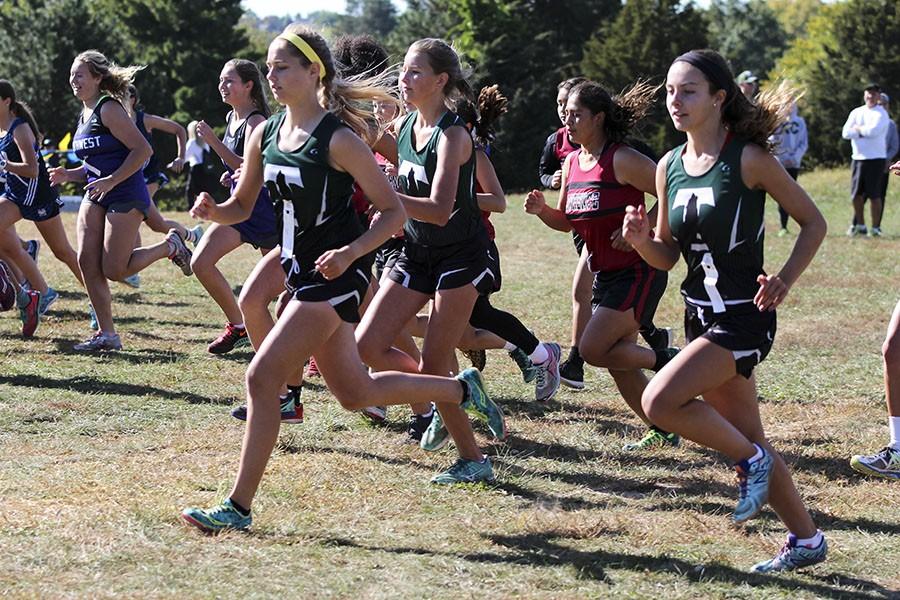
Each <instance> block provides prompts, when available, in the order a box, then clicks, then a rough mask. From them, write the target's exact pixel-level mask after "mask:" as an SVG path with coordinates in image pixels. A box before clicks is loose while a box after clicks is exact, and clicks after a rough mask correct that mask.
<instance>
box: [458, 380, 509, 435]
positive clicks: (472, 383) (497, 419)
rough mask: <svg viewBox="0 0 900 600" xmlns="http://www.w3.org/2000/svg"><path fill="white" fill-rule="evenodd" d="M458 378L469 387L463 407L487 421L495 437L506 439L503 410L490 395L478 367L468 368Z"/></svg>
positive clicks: (476, 416) (477, 417)
mask: <svg viewBox="0 0 900 600" xmlns="http://www.w3.org/2000/svg"><path fill="white" fill-rule="evenodd" d="M456 378H457V379H459V380H460V381H462V382H464V383H465V384H466V386H468V389H469V394H468V397H467V398H466V401H465V402H463V403H462V405H461V408H462V409H463V410H464V411H466V412H467V413H469V414H470V415H471V416H473V417H475V418H476V419H479V420H481V421H483V422H484V423H486V424H487V426H488V429H490V430H491V433H492V434H493V436H494V437H495V438H497V439H498V440H501V441H502V440H505V439H506V435H507V431H506V419H505V418H504V417H503V410H502V409H501V408H500V407H499V406H498V405H497V403H496V402H494V401H493V400H491V399H490V398H489V397H488V395H487V391H486V390H485V389H484V382H483V381H482V379H481V373H480V372H479V371H478V369H466V370H465V371H463V372H462V373H460V374H459V375H457V376H456Z"/></svg>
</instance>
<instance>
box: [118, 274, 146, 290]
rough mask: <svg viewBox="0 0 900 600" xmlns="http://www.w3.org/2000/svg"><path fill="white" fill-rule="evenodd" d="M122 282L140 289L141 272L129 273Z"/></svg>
mask: <svg viewBox="0 0 900 600" xmlns="http://www.w3.org/2000/svg"><path fill="white" fill-rule="evenodd" d="M122 283H124V284H125V285H127V286H128V287H130V288H134V289H136V290H137V289H140V287H141V274H140V273H135V274H134V275H129V276H128V277H126V278H125V279H123V280H122Z"/></svg>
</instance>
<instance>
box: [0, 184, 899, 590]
mask: <svg viewBox="0 0 900 600" xmlns="http://www.w3.org/2000/svg"><path fill="white" fill-rule="evenodd" d="M847 179H848V173H847V172H845V171H825V172H819V173H815V174H812V175H805V176H804V177H802V179H801V181H802V183H803V184H804V185H805V186H807V188H808V189H809V190H810V192H811V194H812V195H813V197H814V198H816V200H817V201H818V202H819V204H820V206H821V207H822V209H823V211H824V212H825V213H826V216H827V218H828V221H829V224H830V225H831V232H830V234H829V237H828V240H827V241H826V243H825V245H824V246H823V248H822V250H821V252H820V254H819V256H818V258H817V259H816V261H815V263H814V264H813V266H812V267H811V268H810V270H809V271H808V273H807V274H806V275H805V276H804V278H803V279H802V280H801V282H800V283H799V285H798V287H797V288H796V289H795V290H794V291H793V292H792V295H791V297H790V298H789V302H788V304H787V306H785V307H784V309H783V310H782V311H781V314H780V317H779V328H780V331H779V337H778V340H777V342H776V347H775V350H774V352H773V353H772V355H771V356H770V358H769V359H768V360H767V361H766V363H765V364H764V366H763V367H762V368H760V369H759V392H760V396H761V397H762V411H763V415H764V419H765V422H766V424H767V427H768V431H769V433H770V435H771V437H772V438H773V440H774V441H775V443H776V445H777V446H778V447H780V448H781V449H782V450H783V451H784V454H785V456H786V457H787V459H788V461H789V462H790V464H791V466H792V468H793V470H794V474H795V476H796V479H797V482H798V485H799V487H800V490H801V493H802V494H803V496H804V498H805V499H806V500H807V501H808V503H809V506H810V507H811V508H812V510H813V514H814V516H815V518H816V520H817V522H818V523H819V525H820V527H822V529H824V530H825V531H826V532H827V535H828V537H829V541H830V543H831V547H832V552H831V556H830V560H829V561H828V562H827V563H825V564H823V565H820V566H818V567H815V568H812V569H810V570H808V571H806V572H803V573H800V574H791V575H782V576H773V577H762V576H754V575H750V574H748V573H747V572H746V569H747V567H748V566H749V565H751V564H752V563H754V562H755V561H757V560H760V559H762V558H765V557H767V556H769V555H771V554H772V553H773V552H774V551H775V550H777V548H778V546H779V545H780V544H781V542H782V538H783V534H784V531H783V529H782V526H781V525H780V523H779V522H778V521H777V520H776V519H775V517H774V515H773V514H772V513H771V512H768V511H767V512H765V513H764V514H763V515H762V516H761V517H760V518H758V519H756V520H755V521H753V522H752V523H751V524H750V525H749V526H748V527H747V528H746V529H744V530H743V531H741V532H736V531H734V530H732V528H731V527H730V526H729V518H728V516H729V513H730V511H731V509H732V507H733V504H734V499H735V493H736V492H735V489H734V487H733V485H732V475H731V472H730V471H729V469H728V467H727V465H726V463H725V461H724V460H723V459H722V458H721V457H719V456H717V455H715V454H714V453H710V452H707V451H705V450H704V449H702V448H698V447H697V446H694V445H691V444H687V445H686V447H684V448H682V449H679V450H673V451H660V452H657V453H654V454H652V455H650V456H646V457H636V456H631V455H627V454H624V453H623V452H621V451H620V446H621V444H622V442H623V440H624V439H626V438H633V437H634V436H636V435H639V433H640V430H639V423H638V420H637V419H636V418H635V417H633V416H632V415H630V414H629V412H628V411H627V409H626V408H625V406H624V403H623V402H622V401H621V400H620V399H619V398H618V396H617V394H616V393H615V391H614V388H613V387H612V384H611V382H610V379H609V377H608V376H607V375H606V374H604V373H601V372H600V371H597V370H591V371H590V372H589V373H588V389H587V391H584V392H581V393H573V392H571V391H562V392H560V394H559V395H558V397H557V401H556V402H553V403H551V404H550V405H549V406H537V405H536V404H535V403H534V402H533V401H530V400H529V398H530V394H531V390H529V389H528V388H527V387H526V386H523V385H522V384H521V381H520V380H519V378H518V375H517V372H516V371H515V368H514V366H513V364H512V363H511V362H510V361H509V360H508V359H507V358H506V356H505V355H504V354H503V353H501V352H496V353H490V355H489V360H488V366H487V369H486V373H485V377H486V379H487V381H488V385H489V389H490V390H491V392H492V394H493V395H494V396H496V397H497V398H499V399H501V401H502V402H503V403H504V405H505V406H506V408H507V410H508V412H509V414H510V416H511V419H510V423H511V428H512V436H511V438H510V440H509V442H508V443H506V444H502V445H490V444H487V448H488V451H489V452H490V454H491V455H492V456H494V457H495V461H496V464H497V465H498V470H499V482H498V483H497V485H496V486H480V485H479V486H468V487H460V488H455V489H447V488H437V487H433V486H430V485H429V484H428V483H427V481H428V478H429V477H430V476H431V475H432V474H433V473H434V472H436V471H437V470H438V469H440V468H442V467H444V466H446V465H447V464H448V463H449V462H450V461H451V460H452V459H453V453H452V452H443V453H439V454H437V455H434V454H425V453H423V452H421V451H419V450H418V449H416V448H415V447H413V448H410V447H409V446H404V445H401V444H400V443H399V441H400V439H401V432H402V425H403V423H404V421H405V415H404V414H403V413H404V411H403V410H401V409H396V410H394V411H393V412H392V414H391V421H390V423H389V425H388V427H386V428H383V429H379V428H373V427H370V426H368V425H367V424H366V423H364V422H363V420H362V419H361V418H360V417H359V416H357V415H355V414H350V413H346V412H344V411H343V410H341V409H340V407H339V406H338V405H337V403H336V402H334V400H333V399H332V398H330V396H329V394H328V392H327V390H326V389H325V388H324V387H323V385H322V383H321V380H317V381H313V382H312V383H311V385H308V386H307V388H306V389H305V391H304V397H305V400H306V408H307V421H306V423H304V424H303V425H299V426H286V427H285V428H284V430H283V432H282V434H281V441H280V444H279V448H278V450H277V452H276V456H275V457H274V458H273V460H272V461H271V463H270V468H269V472H268V473H267V476H266V478H265V480H264V482H263V487H262V490H261V493H260V495H259V497H258V501H257V503H256V504H255V505H254V513H255V518H256V522H255V524H254V527H253V530H252V532H250V533H247V534H228V535H222V536H219V537H206V536H202V535H198V534H197V533H196V532H195V531H193V530H189V529H187V528H186V527H183V526H182V525H181V524H180V523H179V520H178V511H179V510H180V508H182V507H183V506H185V505H188V504H202V503H209V502H212V501H214V500H216V499H218V498H220V497H221V496H222V495H223V494H224V493H226V492H227V490H228V488H229V485H230V483H231V479H232V477H233V475H234V472H235V468H236V463H237V458H238V448H239V444H240V437H241V431H242V426H241V425H240V423H238V422H237V421H234V420H233V419H232V418H231V417H229V416H228V408H229V406H230V405H231V404H234V403H237V402H240V401H241V398H242V376H243V372H244V369H245V368H246V364H247V361H248V360H249V357H250V355H249V353H247V352H237V353H236V354H234V355H231V356H226V357H224V358H223V357H213V356H211V355H208V354H207V353H206V352H205V344H206V343H207V342H208V341H209V340H210V339H212V338H213V337H214V336H215V335H216V334H217V332H218V330H219V327H220V325H221V322H222V316H221V314H220V313H219V312H218V310H217V309H216V308H215V306H214V304H213V302H212V301H211V300H210V299H209V298H208V296H206V295H205V294H204V293H202V291H201V288H200V286H199V284H198V283H197V282H196V281H195V280H193V279H188V278H184V277H182V276H180V275H179V274H177V273H176V271H175V270H174V269H173V268H172V267H171V266H170V265H168V264H163V263H159V264H157V265H154V266H153V267H151V268H150V269H148V270H147V272H145V273H144V277H143V278H144V287H143V288H142V289H141V290H140V291H139V292H135V291H131V290H127V289H125V288H122V287H118V288H117V289H116V290H115V292H116V304H115V310H116V313H117V315H118V317H119V319H118V323H119V324H120V326H121V332H122V337H123V341H124V343H125V345H126V350H125V351H124V352H122V353H119V354H114V355H110V356H104V357H94V356H81V355H78V354H74V353H72V352H71V350H70V348H71V346H72V344H73V343H75V342H77V341H79V339H80V338H82V337H84V336H86V335H87V333H88V330H87V321H86V311H85V304H86V299H85V296H84V294H83V293H82V292H80V291H79V290H77V288H76V286H75V284H74V281H73V280H72V278H71V276H70V275H69V274H68V273H66V272H65V271H64V268H63V267H62V266H61V265H60V264H59V263H58V262H56V261H54V260H53V259H52V258H51V257H50V256H49V253H47V252H46V250H45V251H44V252H45V254H44V255H43V256H42V258H41V265H42V267H43V268H44V269H45V273H46V274H47V275H48V278H49V279H50V281H51V282H52V284H53V285H55V286H56V287H57V289H59V290H60V291H61V292H62V298H61V299H60V301H59V302H58V304H57V305H56V306H55V307H54V310H53V313H52V316H50V317H49V318H48V319H47V320H46V322H44V323H42V325H41V327H40V329H39V330H38V335H37V337H36V338H34V339H33V340H28V341H22V340H21V339H20V338H19V337H18V335H17V332H18V328H19V325H18V321H17V320H16V319H15V317H14V315H12V314H11V313H8V314H6V315H4V316H3V317H2V319H0V331H2V332H3V334H2V335H3V337H2V339H0V357H2V364H3V369H2V371H0V499H2V500H0V504H2V510H0V548H3V549H4V556H5V564H4V568H3V569H2V571H0V596H9V597H23V598H32V597H47V598H69V597H91V598H107V597H122V596H125V597H146V598H187V597H192V598H193V597H197V598H206V597H209V598H213V597H286V596H290V597H298V598H335V597H339V598H349V597H352V598H385V597H396V598H434V597H453V598H457V597H476V596H477V597H487V598H511V597H528V598H587V597H591V598H597V597H625V598H641V597H648V596H658V595H661V594H662V595H665V596H666V597H671V598H698V597H721V598H725V597H728V598H751V597H752V598H759V597H775V598H782V597H783V598H787V597H792V598H794V597H799V598H813V597H847V598H850V597H862V598H887V597H896V596H897V595H898V591H897V590H898V589H900V575H898V572H897V567H896V565H898V564H900V545H898V544H897V539H898V534H900V511H898V510H897V507H898V506H900V486H898V485H896V484H894V483H892V482H884V481H875V480H869V479H863V478H862V477H859V476H857V475H856V474H855V473H854V472H853V471H852V470H851V469H850V468H849V465H848V458H849V456H850V455H851V454H853V453H856V452H860V451H872V450H875V449H877V448H879V447H880V446H881V445H883V443H884V441H885V439H886V436H887V427H886V419H885V414H884V413H885V409H884V402H883V386H882V381H881V363H880V355H879V348H880V345H881V340H882V339H883V336H884V331H885V328H886V325H887V320H888V317H889V315H890V311H891V308H892V307H893V305H894V303H895V302H896V300H897V282H898V280H900V262H898V260H897V257H898V256H900V237H898V235H897V234H898V232H900V209H898V207H900V193H898V189H900V180H895V181H894V182H892V186H893V187H892V189H891V193H890V194H889V199H888V204H887V206H888V210H887V213H888V218H887V219H886V220H885V224H884V229H885V231H886V232H887V233H888V234H889V235H888V236H886V237H885V238H883V239H880V240H867V239H853V240H849V239H847V238H845V237H844V235H843V233H844V229H845V228H846V225H847V222H848V217H849V208H848V206H847V200H846V193H845V189H846V186H847ZM511 203H512V204H513V207H512V208H511V210H510V211H509V212H508V213H507V214H505V215H503V216H501V217H498V218H497V219H496V223H497V228H498V239H499V244H500V247H501V249H502V250H503V253H504V270H505V273H504V275H505V277H504V290H503V292H502V293H501V294H499V295H498V296H497V297H496V299H495V303H496V304H497V305H498V306H500V307H505V308H510V309H512V310H514V312H516V313H518V314H519V315H520V316H521V318H522V319H523V321H525V322H526V323H527V324H529V326H531V327H532V328H534V329H535V330H536V331H537V332H538V333H539V335H540V336H541V337H544V338H549V339H558V340H560V341H562V342H563V343H565V342H567V340H568V327H569V276H568V272H569V271H570V269H571V267H572V266H573V265H574V258H575V256H574V252H573V251H572V249H571V244H570V242H569V240H568V238H567V237H566V236H564V235H562V234H555V233H554V232H551V231H550V230H548V229H546V228H544V227H543V226H541V225H540V224H539V223H538V222H537V221H536V220H535V219H530V218H528V217H526V215H524V214H522V212H521V210H520V209H519V208H518V204H520V203H521V198H518V197H514V198H511ZM769 211H770V212H769V214H768V219H769V233H770V236H771V237H770V239H769V240H768V242H767V245H768V264H769V267H770V268H776V267H777V265H778V264H780V261H782V260H783V259H784V257H785V256H786V253H787V252H788V251H789V248H790V243H791V240H792V239H793V238H787V239H786V238H776V237H775V236H774V235H773V234H774V233H775V231H776V226H775V225H776V223H777V215H776V213H775V209H774V206H770V207H769ZM179 216H180V217H181V218H184V215H179ZM66 222H67V224H68V225H69V226H71V225H72V219H71V216H70V215H67V216H66ZM20 232H21V233H22V235H23V236H32V235H33V234H34V229H33V228H32V226H31V225H23V226H21V227H20ZM145 237H146V238H149V239H156V238H155V236H152V235H146V236H145ZM256 257H257V255H256V254H254V253H253V252H250V251H249V250H247V251H243V250H242V251H240V252H239V253H237V254H236V255H234V256H233V257H229V258H227V259H226V260H225V261H224V267H225V271H226V273H227V275H228V277H229V278H230V281H232V283H237V282H239V281H241V279H242V278H243V277H244V276H245V275H246V273H247V272H249V270H250V267H251V265H252V263H253V261H254V260H255V259H256ZM557 272H559V273H560V274H556V273H557ZM682 273H683V270H682V267H680V266H679V268H678V269H677V270H676V272H675V273H674V274H673V276H672V280H671V281H672V282H673V283H671V284H670V288H669V290H668V291H667V294H666V298H665V299H664V300H663V302H662V304H661V307H660V311H659V316H658V318H657V322H658V323H660V324H669V325H675V326H678V325H679V324H680V322H681V307H680V301H679V297H678V291H677V282H678V281H680V278H681V276H682Z"/></svg>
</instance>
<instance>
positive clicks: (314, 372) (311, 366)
mask: <svg viewBox="0 0 900 600" xmlns="http://www.w3.org/2000/svg"><path fill="white" fill-rule="evenodd" d="M303 376H304V377H306V378H307V379H312V378H313V377H321V376H322V374H321V373H319V365H317V364H316V358H315V357H314V356H310V357H309V362H308V363H306V370H305V371H304V372H303ZM383 420H384V419H382V421H383Z"/></svg>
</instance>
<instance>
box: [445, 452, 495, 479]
mask: <svg viewBox="0 0 900 600" xmlns="http://www.w3.org/2000/svg"><path fill="white" fill-rule="evenodd" d="M479 481H484V482H487V483H493V482H494V468H493V467H492V466H491V459H490V458H488V457H487V456H485V457H484V462H478V461H477V460H469V459H467V458H460V459H459V460H457V461H456V462H455V463H453V466H452V467H450V468H449V469H447V470H446V471H444V472H443V473H438V474H437V475H435V476H434V477H432V478H431V483H436V484H438V485H452V484H454V483H478V482H479Z"/></svg>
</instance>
